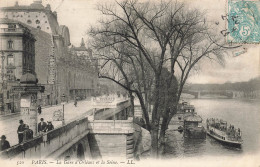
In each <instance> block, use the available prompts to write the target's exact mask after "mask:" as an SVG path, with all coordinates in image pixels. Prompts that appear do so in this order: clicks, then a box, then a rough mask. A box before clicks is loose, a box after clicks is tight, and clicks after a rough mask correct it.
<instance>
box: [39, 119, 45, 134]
mask: <svg viewBox="0 0 260 167" xmlns="http://www.w3.org/2000/svg"><path fill="white" fill-rule="evenodd" d="M40 120H41V122H40V123H39V124H38V132H39V133H43V132H46V128H47V124H46V122H44V119H43V118H41V119H40Z"/></svg>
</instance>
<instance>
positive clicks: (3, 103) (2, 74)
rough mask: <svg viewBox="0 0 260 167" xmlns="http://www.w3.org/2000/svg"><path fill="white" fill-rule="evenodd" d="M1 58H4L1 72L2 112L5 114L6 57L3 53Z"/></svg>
mask: <svg viewBox="0 0 260 167" xmlns="http://www.w3.org/2000/svg"><path fill="white" fill-rule="evenodd" d="M1 58H2V70H1V77H2V110H3V111H4V114H5V102H4V61H5V56H4V52H3V51H1Z"/></svg>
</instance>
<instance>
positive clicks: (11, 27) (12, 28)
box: [8, 24, 16, 31]
mask: <svg viewBox="0 0 260 167" xmlns="http://www.w3.org/2000/svg"><path fill="white" fill-rule="evenodd" d="M15 28H16V25H15V24H8V31H15Z"/></svg>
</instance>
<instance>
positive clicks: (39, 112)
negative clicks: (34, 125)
mask: <svg viewBox="0 0 260 167" xmlns="http://www.w3.org/2000/svg"><path fill="white" fill-rule="evenodd" d="M37 110H38V114H39V115H41V113H42V107H41V105H38V108H37Z"/></svg>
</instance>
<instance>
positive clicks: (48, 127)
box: [46, 121, 54, 132]
mask: <svg viewBox="0 0 260 167" xmlns="http://www.w3.org/2000/svg"><path fill="white" fill-rule="evenodd" d="M53 129H54V126H53V125H52V123H51V121H47V128H46V131H47V132H48V131H51V130H53Z"/></svg>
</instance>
